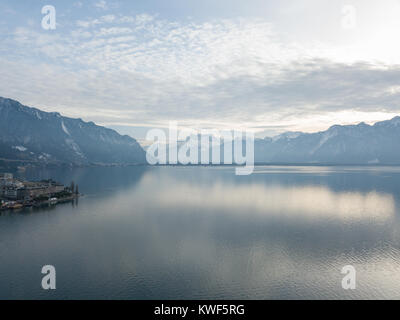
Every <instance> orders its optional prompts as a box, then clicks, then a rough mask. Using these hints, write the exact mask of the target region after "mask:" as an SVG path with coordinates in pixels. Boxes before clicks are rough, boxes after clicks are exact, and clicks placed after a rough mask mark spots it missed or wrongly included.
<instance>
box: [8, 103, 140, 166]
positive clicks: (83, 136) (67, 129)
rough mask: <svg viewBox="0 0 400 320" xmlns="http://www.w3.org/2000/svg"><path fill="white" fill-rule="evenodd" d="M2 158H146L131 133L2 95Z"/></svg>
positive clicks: (132, 161) (102, 161)
mask: <svg viewBox="0 0 400 320" xmlns="http://www.w3.org/2000/svg"><path fill="white" fill-rule="evenodd" d="M0 158H4V159H19V160H28V161H38V162H44V163H66V164H74V165H87V164H138V163H145V161H146V160H145V152H144V150H143V149H142V148H141V146H140V145H139V144H138V143H137V142H136V140H135V139H133V138H131V137H129V136H126V135H125V136H121V135H120V134H118V133H117V132H116V131H114V130H111V129H108V128H105V127H101V126H98V125H96V124H94V123H93V122H84V121H83V120H81V119H72V118H67V117H63V116H61V115H60V114H59V113H55V112H44V111H41V110H39V109H36V108H30V107H26V106H23V105H22V104H20V103H19V102H17V101H15V100H11V99H6V98H1V97H0Z"/></svg>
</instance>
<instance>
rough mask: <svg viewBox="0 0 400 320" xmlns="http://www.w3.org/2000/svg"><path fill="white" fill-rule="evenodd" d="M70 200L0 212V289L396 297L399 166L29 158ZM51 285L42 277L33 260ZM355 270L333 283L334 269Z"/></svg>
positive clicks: (117, 294)
mask: <svg viewBox="0 0 400 320" xmlns="http://www.w3.org/2000/svg"><path fill="white" fill-rule="evenodd" d="M24 176H25V177H26V178H27V179H43V178H50V177H51V178H54V179H56V180H58V181H60V182H63V183H65V184H69V183H70V181H71V180H74V181H75V183H78V184H79V189H80V191H81V192H82V193H84V194H85V196H84V197H83V198H81V199H79V202H78V203H77V204H72V203H68V204H63V205H58V206H56V207H54V208H48V209H41V210H32V209H30V210H24V211H20V212H18V213H16V212H14V213H3V214H1V215H0V298H1V299H7V298H18V299H20V298H23V299H31V298H35V299H36V298H45V299H47V298H57V299H58V298H66V299H87V298H95V299H116V298H117V299H182V298H187V299H189V298H194V299H205V298H209V299H213V298H238V299H242V298H244V299H247V298H252V299H299V298H306V299H321V298H330V299H349V298H400V168H391V167H384V168H375V167H258V168H256V170H255V172H254V174H253V175H251V176H247V177H243V176H235V174H234V168H230V167H223V168H217V167H214V168H207V167H149V168H146V167H126V168H86V169H63V170H41V171H32V172H26V173H25V174H24ZM45 264H51V265H54V266H55V267H56V270H57V289H56V290H54V291H51V292H49V291H44V290H42V289H41V278H42V274H41V272H40V271H41V267H42V266H43V265H45ZM348 264H351V265H353V266H354V267H355V268H356V270H357V289H356V290H353V291H352V290H347V291H345V290H343V289H342V288H341V279H342V277H343V275H342V274H341V273H340V270H341V268H342V267H343V266H345V265H348Z"/></svg>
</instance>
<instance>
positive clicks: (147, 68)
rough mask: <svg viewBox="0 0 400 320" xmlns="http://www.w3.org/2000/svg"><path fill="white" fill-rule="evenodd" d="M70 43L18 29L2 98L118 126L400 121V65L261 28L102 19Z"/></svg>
mask: <svg viewBox="0 0 400 320" xmlns="http://www.w3.org/2000/svg"><path fill="white" fill-rule="evenodd" d="M69 32H70V33H69V35H68V36H60V35H59V34H57V33H43V32H36V31H33V30H30V29H24V28H17V29H16V30H15V32H14V34H13V39H12V40H8V41H9V42H8V43H6V44H5V45H6V46H7V45H8V48H9V49H10V51H9V52H6V53H5V54H4V55H2V58H1V61H0V62H1V65H2V73H1V75H0V88H1V89H0V95H4V96H10V97H12V98H16V99H19V100H22V102H26V103H29V104H33V105H36V106H37V107H44V108H46V109H48V110H52V111H53V110H54V111H55V110H57V111H61V112H62V113H64V114H67V115H71V116H79V117H80V116H82V117H84V118H86V119H87V120H89V119H90V120H94V121H96V122H99V123H102V124H107V125H133V126H134V125H137V126H146V125H147V126H167V125H168V121H170V120H178V121H179V123H180V125H185V126H190V127H207V128H209V127H218V128H221V127H222V128H232V127H237V126H241V127H243V126H245V127H250V128H255V129H257V130H264V129H268V128H269V129H271V130H277V131H282V130H285V129H291V130H293V129H304V128H310V129H311V130H316V129H323V128H322V126H328V125H330V124H332V123H329V121H332V120H329V117H327V116H329V115H343V118H342V119H337V118H335V117H333V118H331V119H335V121H336V120H337V121H340V120H342V121H348V120H347V115H348V113H346V112H353V113H354V112H357V113H355V114H357V116H359V119H351V120H349V121H357V120H360V121H361V120H364V118H365V119H370V120H373V119H371V117H370V114H371V113H374V117H377V118H380V117H381V116H382V115H386V116H389V115H391V114H393V113H396V112H399V111H400V108H399V105H398V101H399V98H400V90H399V87H398V79H399V78H400V66H399V65H397V64H388V63H385V62H376V61H374V60H372V59H368V56H365V55H364V54H367V53H364V51H362V50H361V51H359V52H361V53H360V55H359V56H357V57H355V58H353V59H352V60H351V61H349V60H348V56H347V55H346V54H339V53H340V52H342V51H343V52H345V48H335V50H332V47H330V46H328V45H326V44H321V43H312V44H309V43H307V44H304V43H297V42H288V41H285V40H284V37H283V36H282V35H281V34H280V33H278V32H277V31H276V30H275V28H274V26H273V25H271V24H270V23H267V22H265V21H263V20H260V19H219V20H211V21H206V22H202V23H196V22H193V21H190V20H188V21H185V22H182V21H180V22H178V21H168V20H164V19H160V18H159V17H157V16H156V15H148V14H140V15H135V16H128V15H103V16H99V17H96V18H87V19H85V20H79V21H77V22H76V24H75V25H74V27H73V28H72V29H71V30H69ZM34 57H39V59H40V61H41V63H40V64H37V63H36V64H35V63H34V62H33V59H34ZM363 117H364V118H363ZM377 120H380V119H377Z"/></svg>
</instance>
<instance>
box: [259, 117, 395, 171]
mask: <svg viewBox="0 0 400 320" xmlns="http://www.w3.org/2000/svg"><path fill="white" fill-rule="evenodd" d="M255 161H256V162H258V163H331V164H400V117H395V118H393V119H391V120H387V121H382V122H377V123H375V124H374V125H368V124H366V123H363V122H362V123H360V124H358V125H346V126H340V125H334V126H332V127H330V128H329V129H328V130H326V131H323V132H317V133H301V132H289V133H284V134H281V135H279V136H276V137H273V138H265V139H258V140H256V142H255Z"/></svg>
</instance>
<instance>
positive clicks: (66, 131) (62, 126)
mask: <svg viewBox="0 0 400 320" xmlns="http://www.w3.org/2000/svg"><path fill="white" fill-rule="evenodd" d="M61 128H62V129H63V131H64V132H65V133H66V134H67V135H69V136H70V133H69V131H68V129H67V127H66V126H65V124H64V121H61Z"/></svg>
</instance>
